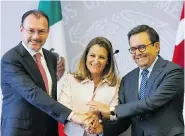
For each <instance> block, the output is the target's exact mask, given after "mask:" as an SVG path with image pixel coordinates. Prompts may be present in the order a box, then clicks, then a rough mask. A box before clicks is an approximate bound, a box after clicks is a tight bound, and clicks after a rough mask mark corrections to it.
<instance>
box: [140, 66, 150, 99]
mask: <svg viewBox="0 0 185 136" xmlns="http://www.w3.org/2000/svg"><path fill="white" fill-rule="evenodd" d="M148 73H149V71H148V70H147V69H146V70H143V71H142V73H141V75H142V79H141V84H140V99H144V98H145V91H146V85H147V82H148V77H147V75H148Z"/></svg>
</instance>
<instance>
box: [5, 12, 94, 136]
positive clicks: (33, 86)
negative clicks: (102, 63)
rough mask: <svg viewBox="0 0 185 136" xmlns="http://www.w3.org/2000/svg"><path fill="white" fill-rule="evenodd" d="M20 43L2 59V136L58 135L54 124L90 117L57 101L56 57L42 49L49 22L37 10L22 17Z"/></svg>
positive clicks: (81, 120) (80, 121)
mask: <svg viewBox="0 0 185 136" xmlns="http://www.w3.org/2000/svg"><path fill="white" fill-rule="evenodd" d="M20 31H21V34H22V37H23V40H22V41H21V42H20V43H19V44H18V45H17V46H15V47H14V48H13V49H11V50H9V51H8V52H6V53H5V55H3V57H2V59H1V87H2V94H3V105H2V118H1V136H58V128H57V125H58V124H57V123H58V122H57V121H59V122H61V123H63V124H65V122H66V121H67V120H70V121H73V122H75V123H78V124H83V123H84V121H85V120H86V119H87V118H88V117H90V116H91V115H90V116H88V115H87V114H78V113H74V112H73V111H72V110H71V109H69V108H67V107H65V106H64V105H62V104H60V103H58V102H57V101H56V97H57V75H56V69H57V58H56V56H55V55H54V54H53V53H51V52H50V51H48V50H46V49H44V48H42V46H43V45H44V43H45V41H46V39H47V36H48V34H49V19H48V17H47V15H46V14H45V13H44V12H42V11H38V10H30V11H27V12H26V13H25V14H24V15H23V16H22V21H21V26H20Z"/></svg>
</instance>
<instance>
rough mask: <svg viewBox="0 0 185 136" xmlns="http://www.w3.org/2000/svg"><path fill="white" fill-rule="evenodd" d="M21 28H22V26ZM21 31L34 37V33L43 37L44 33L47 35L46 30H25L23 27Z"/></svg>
mask: <svg viewBox="0 0 185 136" xmlns="http://www.w3.org/2000/svg"><path fill="white" fill-rule="evenodd" d="M22 27H23V26H22ZM23 29H24V30H25V31H26V32H27V33H28V34H30V35H34V34H35V33H36V32H37V34H38V35H45V34H46V33H48V30H44V29H42V30H34V29H26V28H24V27H23Z"/></svg>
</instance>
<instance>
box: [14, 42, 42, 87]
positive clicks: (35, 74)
mask: <svg viewBox="0 0 185 136" xmlns="http://www.w3.org/2000/svg"><path fill="white" fill-rule="evenodd" d="M17 52H18V53H19V54H20V56H21V57H22V63H23V65H24V67H25V69H26V70H27V72H28V74H29V75H30V77H31V78H32V80H33V81H34V82H35V83H36V84H37V85H38V86H39V87H41V88H42V89H44V90H45V85H44V81H43V79H42V76H41V74H40V71H39V69H38V67H37V64H36V63H35V61H34V59H33V57H32V56H31V55H30V53H29V52H28V51H27V50H26V49H25V48H24V47H23V45H22V44H21V43H20V44H19V45H18V48H17Z"/></svg>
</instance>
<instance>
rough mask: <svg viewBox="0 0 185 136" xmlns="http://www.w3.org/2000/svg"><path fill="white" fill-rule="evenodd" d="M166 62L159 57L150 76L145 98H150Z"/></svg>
mask: <svg viewBox="0 0 185 136" xmlns="http://www.w3.org/2000/svg"><path fill="white" fill-rule="evenodd" d="M165 64H166V63H165V60H164V59H163V58H161V57H160V56H159V58H158V60H157V62H156V64H155V65H154V67H153V69H152V72H151V74H150V77H149V80H148V83H147V87H146V93H145V96H146V97H147V96H149V95H150V93H151V90H152V85H153V84H154V83H155V81H156V80H157V77H158V76H159V74H160V73H161V72H162V71H163V69H164V68H163V66H164V65H165Z"/></svg>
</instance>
